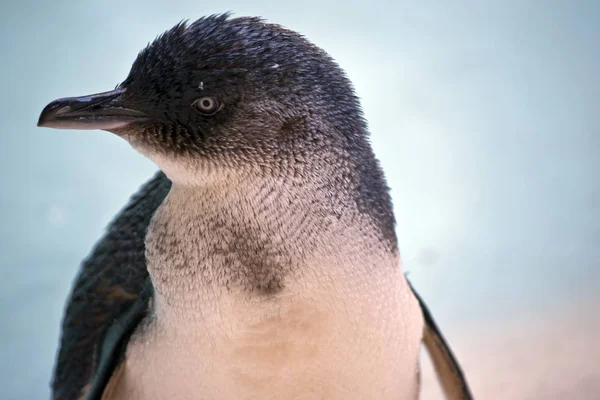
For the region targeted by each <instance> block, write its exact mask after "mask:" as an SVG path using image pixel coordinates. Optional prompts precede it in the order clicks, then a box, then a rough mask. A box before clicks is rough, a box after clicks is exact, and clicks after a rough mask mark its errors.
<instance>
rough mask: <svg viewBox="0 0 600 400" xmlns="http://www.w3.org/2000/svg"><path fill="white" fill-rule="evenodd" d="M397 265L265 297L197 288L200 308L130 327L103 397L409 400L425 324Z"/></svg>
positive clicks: (302, 284)
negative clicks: (391, 270)
mask: <svg viewBox="0 0 600 400" xmlns="http://www.w3.org/2000/svg"><path fill="white" fill-rule="evenodd" d="M396 271H397V274H396V273H395V274H394V276H388V277H387V280H381V281H379V280H378V279H377V278H375V279H369V281H368V283H367V281H363V280H360V279H353V277H348V278H349V279H348V280H347V281H344V283H341V284H337V283H334V282H317V281H310V280H306V281H299V282H296V283H294V284H292V285H290V286H289V287H287V288H286V290H285V291H284V292H283V293H281V294H280V295H277V296H275V297H273V298H269V299H257V298H247V297H246V298H244V295H239V296H238V295H233V294H231V293H230V294H229V295H224V294H223V293H213V292H204V293H200V294H199V298H198V300H199V302H200V304H202V305H203V306H202V308H201V309H177V310H175V309H169V311H168V312H160V311H159V312H158V313H157V315H156V318H155V320H154V321H153V322H151V323H150V324H149V325H147V326H146V327H145V328H143V329H141V331H140V330H138V332H137V333H136V335H135V338H134V340H133V341H132V342H131V343H130V345H129V347H128V349H127V358H126V361H125V362H124V366H123V368H122V369H121V371H119V373H118V374H116V375H115V377H114V378H113V380H112V381H111V384H110V385H109V386H110V388H109V390H107V392H106V393H105V398H107V399H133V400H135V399H148V400H152V399H203V400H217V399H219V400H229V399H231V400H233V399H235V400H241V399H415V398H416V397H417V393H418V355H419V348H420V342H421V335H422V328H423V321H422V317H421V313H420V309H419V307H418V304H417V303H416V300H415V299H414V297H413V296H412V294H411V292H410V289H409V288H408V286H407V285H406V282H405V281H404V278H403V276H402V274H401V271H400V268H398V269H397V270H396ZM378 281H379V282H378ZM361 282H362V283H361ZM375 282H377V283H376V284H369V283H375ZM156 301H157V309H159V310H160V309H162V310H166V309H168V305H166V304H161V302H162V301H163V300H161V298H160V297H159V298H157V299H156Z"/></svg>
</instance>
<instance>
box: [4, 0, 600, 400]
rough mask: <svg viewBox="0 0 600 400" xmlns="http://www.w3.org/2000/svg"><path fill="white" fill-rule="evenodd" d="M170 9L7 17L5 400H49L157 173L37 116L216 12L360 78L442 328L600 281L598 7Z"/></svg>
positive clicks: (424, 289) (51, 6) (209, 5)
mask: <svg viewBox="0 0 600 400" xmlns="http://www.w3.org/2000/svg"><path fill="white" fill-rule="evenodd" d="M173 3H174V4H173ZM173 3H171V2H166V1H149V0H144V1H129V2H124V1H93V2H83V1H60V2H59V1H54V2H34V1H10V0H7V1H3V2H2V4H1V5H0V60H1V61H0V77H1V78H0V82H1V88H2V90H1V91H0V273H1V277H2V278H1V279H0V299H1V303H0V317H2V320H3V322H2V323H1V324H0V326H1V328H0V387H1V388H2V389H1V392H2V393H4V395H3V396H1V397H3V398H6V399H39V398H46V397H47V396H48V394H49V380H50V373H51V368H52V365H53V358H54V355H55V351H56V345H57V341H58V333H59V323H60V319H61V313H62V309H63V303H64V300H65V297H66V295H67V293H68V290H69V287H70V284H71V282H72V279H73V277H74V275H75V273H76V270H77V267H78V264H79V262H80V260H81V259H82V258H83V257H84V256H85V255H86V254H87V253H88V251H89V250H90V248H91V246H92V245H93V243H94V241H95V240H96V239H97V238H98V237H99V236H100V235H101V233H102V231H103V228H104V227H105V226H106V224H107V223H108V222H109V220H110V219H111V217H112V216H113V215H114V214H115V213H116V212H117V211H118V209H119V208H120V207H121V206H122V205H124V203H125V201H126V199H127V198H128V197H129V195H130V194H131V193H133V192H134V191H135V190H136V188H137V187H138V186H139V185H140V184H141V183H142V182H143V181H144V180H145V179H146V178H147V177H149V176H150V175H151V174H152V172H153V171H154V170H155V167H154V165H153V164H151V163H150V162H149V161H147V160H145V159H144V158H142V156H140V155H138V154H137V153H136V152H135V151H133V150H132V149H130V148H129V146H128V145H127V144H126V143H125V142H124V141H122V140H120V139H119V138H117V137H115V136H112V135H110V134H108V133H106V132H99V131H87V132H79V131H54V130H48V129H40V128H36V126H35V124H36V121H37V117H38V115H39V112H40V111H41V109H42V108H43V107H44V105H46V103H48V102H49V101H51V100H53V99H55V98H57V97H64V96H70V95H82V94H88V93H93V92H99V91H104V90H107V89H112V88H113V87H114V86H115V85H116V84H117V83H118V82H119V81H121V80H122V79H124V78H125V76H126V74H127V72H128V70H129V67H130V65H131V63H132V62H133V60H134V58H135V56H136V54H137V52H138V51H139V50H141V49H142V47H143V46H145V45H146V44H147V42H149V41H151V40H152V39H153V38H154V37H155V36H156V35H157V34H159V33H161V32H163V31H164V30H166V29H168V28H169V27H171V26H172V25H174V24H175V23H177V22H178V21H179V20H181V19H184V18H190V19H195V18H197V17H199V16H202V15H205V14H209V13H214V12H223V11H228V10H232V11H234V13H235V15H238V16H239V15H261V16H264V17H265V18H267V19H269V20H270V21H272V22H277V23H280V24H283V25H285V26H287V27H289V28H291V29H294V30H297V31H300V32H302V33H304V34H305V35H306V36H307V37H308V38H309V39H310V40H312V41H313V42H315V43H316V44H317V45H319V46H321V47H323V48H325V49H326V50H327V51H329V52H330V54H331V55H332V56H333V57H334V58H335V59H337V60H338V62H339V63H340V64H341V65H342V66H343V68H344V69H345V70H346V71H347V72H348V74H349V76H350V78H351V79H352V81H353V82H354V84H355V87H356V90H357V92H358V94H359V96H360V97H361V98H362V100H363V105H364V109H365V112H366V116H367V118H368V120H369V124H370V128H371V132H372V134H373V144H374V147H375V151H376V153H377V155H378V157H379V158H380V159H381V161H382V163H383V166H384V168H385V170H386V173H387V177H388V179H389V183H390V185H391V187H392V189H393V198H394V204H395V209H396V213H397V217H398V234H399V237H400V242H401V251H402V255H403V260H404V265H405V269H406V270H407V271H408V272H409V273H410V277H411V279H412V280H413V282H414V283H415V285H416V286H417V287H418V288H419V290H420V291H421V293H422V295H423V297H425V299H426V300H427V301H428V302H429V304H430V306H431V308H432V309H433V310H434V311H435V313H436V314H437V316H438V319H439V320H440V323H441V325H442V326H447V327H459V326H460V325H461V324H463V323H466V322H467V321H473V320H485V319H488V318H489V319H502V318H504V317H505V316H506V315H511V314H514V313H518V312H520V311H522V310H529V311H537V310H542V309H543V308H544V307H548V306H550V305H553V304H556V303H566V302H571V301H576V300H577V299H578V298H580V297H581V296H585V295H586V293H589V292H591V291H598V290H599V289H600V279H599V278H600V272H599V268H598V267H599V266H600V244H599V243H600V179H599V174H600V116H599V115H600V100H599V99H600V79H598V74H599V71H600V51H599V47H598V43H600V28H599V27H600V3H598V2H594V1H587V2H585V1H579V2H568V1H562V2H560V1H526V0H518V1H517V0H509V1H502V2H487V1H462V2H460V1H453V2H428V1H422V2H411V1H387V2H386V1H369V2H366V1H365V2H358V1H348V2H344V4H343V5H342V4H341V3H340V2H334V1H327V0H318V1H313V0H305V1H301V2H296V1H294V2H285V1H284V2H273V1H254V2H253V5H248V4H247V2H242V1H239V2H231V1H229V2H227V1H225V2H223V1H218V2H200V1H180V2H173ZM434 3H437V4H435V5H434Z"/></svg>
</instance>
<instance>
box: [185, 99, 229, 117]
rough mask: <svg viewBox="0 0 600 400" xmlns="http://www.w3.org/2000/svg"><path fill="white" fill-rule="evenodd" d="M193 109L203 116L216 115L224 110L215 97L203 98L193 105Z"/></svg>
mask: <svg viewBox="0 0 600 400" xmlns="http://www.w3.org/2000/svg"><path fill="white" fill-rule="evenodd" d="M192 107H193V108H194V109H195V110H196V111H198V112H199V113H200V114H202V115H214V114H216V113H217V112H218V111H219V110H221V108H223V107H222V105H221V103H219V100H217V99H215V98H214V97H201V98H199V99H198V100H196V101H194V102H193V103H192Z"/></svg>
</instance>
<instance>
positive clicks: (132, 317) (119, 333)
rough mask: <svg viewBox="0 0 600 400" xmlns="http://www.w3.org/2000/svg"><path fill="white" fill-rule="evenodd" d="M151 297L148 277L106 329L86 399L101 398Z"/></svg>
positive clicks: (143, 315)
mask: <svg viewBox="0 0 600 400" xmlns="http://www.w3.org/2000/svg"><path fill="white" fill-rule="evenodd" d="M151 297H152V282H150V278H148V279H146V283H145V285H144V288H143V289H142V292H141V293H140V295H139V297H138V298H137V300H136V301H135V302H134V303H133V304H132V305H131V307H130V308H129V309H128V310H127V311H126V312H125V313H123V314H122V315H120V316H119V317H118V319H117V320H116V321H114V322H113V323H112V325H111V326H110V327H109V328H108V330H107V331H106V334H105V335H104V340H103V343H102V346H101V347H100V353H99V359H98V362H97V367H96V368H95V371H94V375H93V377H92V381H91V382H90V390H89V392H88V394H87V397H86V400H101V399H102V395H103V393H104V389H105V388H106V386H107V385H108V381H109V380H110V378H111V377H112V375H113V372H114V371H115V370H116V369H117V367H118V365H119V363H120V362H121V361H122V360H123V358H124V356H125V351H126V350H127V343H128V342H129V338H130V337H131V335H132V334H133V332H134V331H135V328H136V327H137V326H138V324H139V323H140V321H141V320H142V319H143V318H144V317H145V316H146V315H147V314H148V311H149V305H150V302H151Z"/></svg>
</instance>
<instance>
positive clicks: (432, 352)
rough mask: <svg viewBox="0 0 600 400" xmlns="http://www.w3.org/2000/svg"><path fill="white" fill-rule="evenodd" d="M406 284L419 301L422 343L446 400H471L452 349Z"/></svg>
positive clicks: (425, 307) (463, 375) (412, 288)
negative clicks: (421, 314)
mask: <svg viewBox="0 0 600 400" xmlns="http://www.w3.org/2000/svg"><path fill="white" fill-rule="evenodd" d="M407 281H408V279H407ZM408 284H409V286H410V288H411V290H412V292H413V294H414V295H415V297H416V298H417V300H418V301H419V306H420V307H421V311H422V312H423V319H424V322H425V328H424V331H423V343H424V344H425V348H427V352H428V353H429V356H430V357H431V360H432V362H433V366H434V368H435V372H436V374H437V377H438V381H439V382H440V385H441V386H442V389H443V392H444V395H445V396H446V398H447V399H448V400H472V399H473V395H472V394H471V390H470V389H469V384H468V383H467V378H466V377H465V374H464V373H463V371H462V368H461V367H460V364H459V363H458V360H457V359H456V357H455V356H454V354H453V353H452V349H450V346H449V345H448V343H447V342H446V339H444V336H443V335H442V332H441V331H440V329H439V327H438V326H437V324H436V322H435V320H434V319H433V315H431V311H429V308H428V307H427V305H426V304H425V302H424V301H423V299H422V298H421V296H419V294H418V293H417V291H416V290H415V288H414V287H413V285H412V284H411V283H410V281H408Z"/></svg>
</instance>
